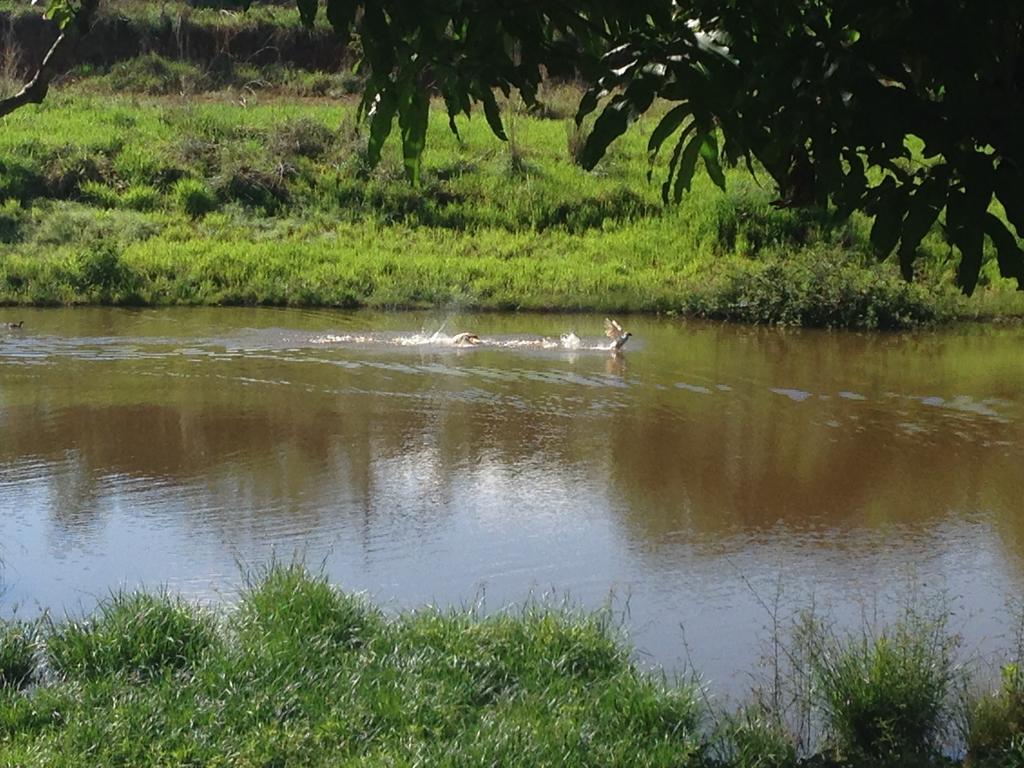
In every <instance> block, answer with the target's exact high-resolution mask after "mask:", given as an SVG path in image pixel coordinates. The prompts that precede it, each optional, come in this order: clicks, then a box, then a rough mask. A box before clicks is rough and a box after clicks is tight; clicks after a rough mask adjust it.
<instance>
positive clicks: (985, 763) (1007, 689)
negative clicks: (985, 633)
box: [967, 663, 1024, 768]
mask: <svg viewBox="0 0 1024 768" xmlns="http://www.w3.org/2000/svg"><path fill="white" fill-rule="evenodd" d="M967 754H968V756H969V757H970V760H971V764H972V765H975V766H978V767H979V768H1016V766H1021V765H1024V668H1022V667H1021V666H1020V665H1019V664H1016V663H1014V664H1007V665H1006V666H1005V667H1003V674H1002V685H1001V687H1000V688H999V690H997V691H996V692H994V693H991V694H989V695H987V696H982V697H980V698H977V699H975V700H974V701H972V702H970V704H969V709H968V712H967Z"/></svg>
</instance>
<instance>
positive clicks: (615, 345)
mask: <svg viewBox="0 0 1024 768" xmlns="http://www.w3.org/2000/svg"><path fill="white" fill-rule="evenodd" d="M604 335H605V336H607V337H608V338H609V339H611V340H612V349H614V350H616V351H618V350H620V349H622V345H623V344H625V343H626V342H627V341H629V337H630V336H632V335H633V334H631V333H630V332H629V331H624V330H622V326H621V325H619V324H618V323H617V322H615V321H614V320H610V319H609V318H607V317H606V318H605V319H604Z"/></svg>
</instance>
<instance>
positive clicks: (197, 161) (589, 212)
mask: <svg viewBox="0 0 1024 768" xmlns="http://www.w3.org/2000/svg"><path fill="white" fill-rule="evenodd" d="M113 8H114V9H115V10H114V11H111V12H110V13H111V15H110V16H109V19H108V20H113V19H115V17H116V19H119V20H120V21H118V22H117V23H125V24H128V23H129V22H130V23H131V24H135V25H143V26H145V27H146V29H150V32H147V34H156V32H154V31H153V30H159V29H162V28H163V27H161V24H164V22H163V21H161V19H162V18H164V16H167V14H168V13H171V12H172V11H173V13H176V14H178V16H177V17H175V18H178V17H181V18H184V17H187V18H188V20H189V23H190V24H193V25H197V26H198V27H201V28H202V29H205V30H213V32H216V31H217V30H222V28H223V27H225V25H226V26H227V28H229V30H230V31H231V33H230V35H229V37H230V39H231V40H235V39H236V37H237V35H240V34H241V32H239V30H241V29H243V28H248V27H247V25H249V26H251V25H256V27H258V28H259V29H262V30H264V31H266V29H277V30H279V31H280V34H281V35H284V36H287V35H293V36H294V35H299V36H301V34H305V33H304V32H302V31H301V30H300V29H299V28H298V27H297V21H295V20H289V19H291V16H290V15H286V12H287V13H288V14H290V13H291V12H292V11H293V10H294V9H288V8H283V7H278V6H269V7H267V8H266V9H263V10H261V11H258V12H254V13H253V14H252V15H248V14H242V15H239V14H237V13H234V12H232V13H227V14H225V13H221V12H220V10H218V9H215V8H199V9H193V10H189V9H188V8H187V7H186V6H181V7H180V8H179V7H178V6H174V5H173V4H172V5H168V6H166V7H163V9H162V10H160V12H159V13H157V11H156V10H154V7H153V6H151V5H148V4H144V3H135V2H124V3H121V4H120V5H116V6H113ZM168 8H170V10H168ZM10 13H11V14H13V15H12V18H14V15H17V14H16V9H13V8H12V10H11V11H10ZM161 14H163V15H161ZM18 18H21V17H20V16H18ZM105 18H106V17H105ZM296 18H297V15H296ZM179 21H180V18H179ZM110 23H112V24H113V23H114V21H110ZM173 26H174V25H173V24H172V25H171V27H172V28H173ZM213 32H211V34H213ZM100 33H101V34H107V33H105V32H102V30H101V31H100ZM221 33H222V34H228V33H227V32H223V30H222V31H221ZM221 33H218V34H221ZM322 33H325V32H324V30H319V31H317V30H314V31H313V32H310V33H309V34H311V35H316V34H322ZM261 34H262V33H261ZM231 35H234V36H231ZM129 37H131V35H129ZM238 39H241V38H238ZM282 39H284V38H282ZM288 39H289V40H291V38H290V37H289V38H288ZM296 39H298V38H296ZM112 45H113V44H112ZM289 46H291V47H294V48H296V50H299V49H302V41H301V40H299V41H298V42H295V41H292V42H291V43H289V44H288V46H284V49H282V48H280V47H278V48H276V49H275V50H278V52H279V55H278V57H277V58H276V59H274V60H269V61H265V60H263V59H260V58H259V57H253V56H241V55H236V54H235V53H232V49H231V48H230V46H228V47H226V48H224V49H223V50H220V51H214V52H213V53H212V54H211V55H209V56H207V55H205V54H203V55H196V56H188V55H185V51H184V49H183V50H182V51H178V52H176V53H175V52H173V51H172V52H170V54H172V55H170V57H165V56H163V55H161V54H160V53H156V52H154V51H159V50H162V49H161V48H160V46H159V45H157V44H156V43H155V42H154V43H153V45H152V46H151V47H149V49H148V50H149V52H147V53H142V54H135V53H131V52H128V53H126V54H125V56H124V57H121V58H118V60H116V61H114V60H112V61H110V62H106V63H104V62H100V63H85V64H79V65H78V66H77V67H76V68H73V69H72V70H71V72H70V73H69V74H68V76H67V77H66V78H65V79H64V81H63V84H62V85H61V86H60V87H59V88H56V89H55V90H54V91H53V92H52V93H51V94H50V96H49V97H48V98H47V100H46V102H45V103H44V104H42V105H40V106H38V107H28V108H25V109H22V110H19V111H17V112H15V113H13V114H12V115H10V116H8V117H7V118H6V119H5V121H4V124H3V126H0V304H3V305H10V306H17V305H41V306H47V305H70V304H95V303H102V304H124V305H177V304H184V305H190V304H192V305H197V304H244V305H274V306H332V307H347V308H355V307H373V308H379V309H404V308H421V307H451V308H458V309H466V310H471V309H484V310H491V309H493V310H517V309H523V310H570V311H571V310H579V311H604V312H616V313H622V312H658V313H678V314H684V315H691V316H699V317H709V318H722V319H730V320H739V321H745V322H755V323H784V324H794V325H809V326H835V327H853V328H901V327H907V326H914V325H920V324H928V323H935V322H942V321H946V320H952V319H959V318H968V319H988V318H998V317H1020V316H1024V294H1021V293H1018V292H1015V291H1014V290H1013V288H1014V287H1015V286H1012V285H1010V284H1009V283H1008V282H1007V281H1003V280H1002V279H1000V278H999V277H998V276H997V269H996V264H995V258H994V253H991V252H986V266H985V268H984V270H983V275H982V281H981V288H980V289H979V295H977V296H976V297H975V298H973V299H970V300H965V299H962V298H961V297H959V296H958V294H957V292H956V290H955V288H954V287H953V274H954V261H953V259H954V254H953V253H952V252H951V251H950V248H949V246H948V245H946V243H945V242H944V239H943V237H942V233H941V230H940V228H939V227H938V226H937V227H936V228H935V229H934V230H933V232H932V233H930V234H929V235H928V237H926V238H925V240H924V242H923V243H922V246H921V249H920V253H921V258H920V260H919V264H920V268H919V270H918V275H917V279H916V281H915V282H914V283H913V284H907V283H905V282H904V281H903V280H902V279H901V278H900V277H899V275H898V274H897V272H896V269H895V267H894V266H893V265H891V264H878V263H877V260H876V258H875V256H874V254H873V252H872V250H871V247H870V245H869V243H868V238H867V230H868V226H867V222H865V221H864V220H862V219H859V218H854V219H852V220H849V221H844V222H836V221H833V220H831V218H830V217H829V216H828V215H827V214H826V213H824V212H814V211H794V210H779V209H776V208H774V207H773V206H772V205H771V203H772V199H773V194H772V192H771V190H770V189H768V188H766V187H767V186H768V185H769V182H768V179H767V178H763V179H752V178H751V177H750V175H749V174H748V173H747V172H746V171H745V170H730V171H729V172H728V173H727V177H728V178H727V181H728V191H726V192H722V191H720V190H718V189H717V188H716V187H714V185H713V184H712V183H711V182H710V180H709V179H708V178H707V177H706V176H704V175H699V176H698V178H697V179H696V180H695V183H694V189H693V191H692V193H691V194H688V195H687V196H686V197H685V198H684V200H683V202H682V203H681V204H680V205H678V206H669V207H666V206H664V205H663V204H662V202H661V199H660V183H659V179H658V177H659V173H660V169H658V168H655V171H654V181H653V183H651V182H648V181H647V171H648V158H647V139H648V137H649V133H650V131H651V130H652V129H653V127H654V125H655V124H656V120H657V116H656V115H652V116H649V117H646V118H644V119H642V120H640V121H639V123H638V124H637V125H636V126H635V128H634V129H633V130H632V131H631V132H630V133H629V134H628V135H627V136H626V137H624V139H623V140H622V141H620V142H619V143H618V144H616V145H615V146H614V147H613V149H612V151H611V153H610V155H609V156H608V157H607V158H606V160H605V161H603V162H602V164H601V165H600V166H599V167H598V169H597V170H596V171H594V172H589V173H588V172H585V171H583V170H582V169H580V168H579V167H578V166H577V165H576V164H574V162H573V159H572V158H573V157H574V156H575V155H577V154H578V153H579V151H580V148H581V146H582V140H583V136H584V133H583V132H581V131H579V130H576V129H575V127H574V126H573V124H572V120H571V116H572V114H573V113H574V111H575V107H576V103H577V101H578V98H579V94H580V91H579V89H578V88H577V87H574V86H569V85H559V84H554V83H552V84H549V85H548V86H546V87H545V89H544V90H543V91H542V93H541V98H542V99H543V101H544V107H543V109H541V110H539V111H533V112H528V111H526V110H525V109H524V108H523V107H522V105H521V103H518V102H517V101H516V100H515V99H514V98H513V99H512V100H511V101H510V102H509V103H507V104H506V105H505V107H504V120H505V122H506V125H507V128H508V133H509V136H510V141H509V142H507V143H506V142H501V141H499V140H497V139H496V138H495V137H494V136H493V135H492V134H491V132H490V130H489V129H488V127H487V125H486V122H485V121H484V120H483V119H482V116H480V117H475V118H473V119H469V120H466V119H460V120H459V121H458V127H459V136H458V137H456V136H453V135H452V134H451V133H450V131H449V129H448V124H447V118H446V116H445V115H444V114H443V109H441V108H440V105H436V106H435V109H434V110H433V114H432V117H431V124H430V130H429V137H428V143H427V148H428V149H427V154H426V156H425V174H424V183H423V185H422V187H421V188H419V189H412V188H410V187H409V185H408V184H407V183H406V181H405V179H404V177H403V174H402V170H401V169H402V164H401V158H400V157H399V150H398V147H397V146H396V144H397V141H396V140H395V139H393V140H392V142H391V144H390V145H389V146H388V147H387V148H386V152H385V157H384V160H383V162H382V163H381V164H380V165H379V166H378V167H377V168H374V169H371V168H370V167H369V165H368V163H367V159H366V135H365V134H366V130H365V127H364V126H361V125H360V124H359V123H357V121H356V118H355V104H354V100H353V98H352V97H351V96H350V95H348V94H351V93H352V92H353V91H356V90H358V88H359V84H358V81H357V80H356V79H355V78H354V76H353V75H351V73H350V72H348V71H347V70H336V71H326V70H323V69H316V68H309V67H306V66H305V64H303V63H302V62H298V63H297V62H296V61H293V60H290V59H288V58H287V56H285V55H284V54H281V53H280V51H281V50H288V49H289ZM203 50H205V48H204V49H203ZM5 51H6V53H5V55H6V56H8V59H10V56H13V55H14V54H12V53H10V52H11V51H14V52H15V53H17V50H16V46H14V45H13V44H10V43H9V44H7V46H6V48H5ZM19 55H20V54H19ZM318 55H319V54H318ZM331 55H333V54H325V56H326V58H327V59H330V58H331ZM338 55H339V56H340V54H338ZM115 58H116V57H115ZM18 62H20V59H18V61H16V62H14V63H11V62H10V61H8V63H7V64H5V65H4V73H5V74H3V76H2V77H0V80H3V82H4V83H5V86H4V87H5V88H6V89H7V90H10V89H11V88H13V87H16V85H17V84H18V80H17V78H16V76H15V73H16V72H17V71H18V67H17V66H16V64H17V63H18ZM300 64H303V65H302V66H300ZM310 66H312V64H311V65H310ZM585 130H586V127H584V131H585ZM662 160H663V161H664V160H665V158H662ZM762 184H764V185H765V186H764V187H762V186H761V185H762Z"/></svg>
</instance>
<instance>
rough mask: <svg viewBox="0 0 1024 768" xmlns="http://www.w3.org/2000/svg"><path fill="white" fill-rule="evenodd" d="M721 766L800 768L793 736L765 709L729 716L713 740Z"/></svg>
mask: <svg viewBox="0 0 1024 768" xmlns="http://www.w3.org/2000/svg"><path fill="white" fill-rule="evenodd" d="M712 745H713V747H712V748H713V751H714V752H715V754H716V757H717V758H718V760H719V762H720V764H722V765H727V766H729V767H730V768H796V766H797V765H798V764H799V763H798V762H797V749H796V745H795V744H794V743H793V737H792V736H791V735H790V734H789V733H788V732H787V731H786V728H785V726H784V725H783V724H782V723H781V722H780V721H779V718H778V717H776V716H774V715H773V714H772V713H770V712H768V711H766V710H765V709H764V708H763V707H761V706H757V705H755V706H750V707H746V708H744V709H741V710H740V711H739V712H737V713H735V714H726V715H724V716H723V717H722V719H721V721H720V722H719V723H718V726H717V728H716V729H715V733H714V735H713V739H712Z"/></svg>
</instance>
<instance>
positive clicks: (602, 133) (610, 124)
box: [580, 94, 629, 171]
mask: <svg viewBox="0 0 1024 768" xmlns="http://www.w3.org/2000/svg"><path fill="white" fill-rule="evenodd" d="M627 127H629V102H628V101H627V99H626V97H625V96H624V95H621V94H620V95H619V96H616V97H615V98H614V99H612V101H611V102H610V103H609V104H608V106H606V107H605V108H604V109H603V110H602V111H601V114H600V115H598V116H597V120H595V121H594V128H593V130H592V131H591V132H590V135H589V136H587V142H586V144H584V145H583V154H582V156H581V157H580V165H582V166H583V167H584V168H586V169H587V170H588V171H589V170H591V169H593V167H594V166H595V165H597V163H598V161H599V160H600V159H601V158H602V157H604V153H605V152H606V151H607V150H608V147H609V145H610V144H611V143H612V142H613V141H615V139H617V138H619V136H621V135H622V134H623V133H625V132H626V128H627Z"/></svg>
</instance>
